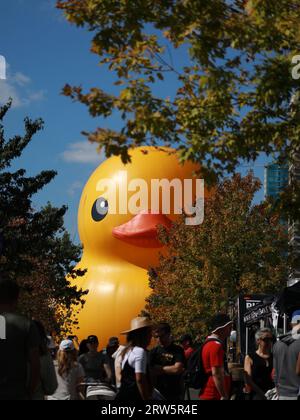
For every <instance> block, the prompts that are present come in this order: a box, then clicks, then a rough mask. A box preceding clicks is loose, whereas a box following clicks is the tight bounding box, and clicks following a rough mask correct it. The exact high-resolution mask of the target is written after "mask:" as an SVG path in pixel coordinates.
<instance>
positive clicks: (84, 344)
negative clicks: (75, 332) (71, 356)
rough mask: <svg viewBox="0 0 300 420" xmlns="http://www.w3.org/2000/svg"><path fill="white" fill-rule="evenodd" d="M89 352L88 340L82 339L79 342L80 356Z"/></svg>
mask: <svg viewBox="0 0 300 420" xmlns="http://www.w3.org/2000/svg"><path fill="white" fill-rule="evenodd" d="M88 352H89V349H88V345H87V340H86V339H85V340H82V341H81V342H80V344H79V350H78V357H79V356H81V355H82V354H86V353H88Z"/></svg>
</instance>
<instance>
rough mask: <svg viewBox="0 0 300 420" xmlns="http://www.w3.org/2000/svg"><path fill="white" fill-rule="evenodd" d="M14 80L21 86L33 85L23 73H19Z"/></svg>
mask: <svg viewBox="0 0 300 420" xmlns="http://www.w3.org/2000/svg"><path fill="white" fill-rule="evenodd" d="M12 80H13V81H14V82H15V83H16V84H17V85H19V86H25V85H28V84H29V83H31V79H30V77H28V76H25V74H23V73H21V72H17V73H16V74H15V75H14V76H13V78H12Z"/></svg>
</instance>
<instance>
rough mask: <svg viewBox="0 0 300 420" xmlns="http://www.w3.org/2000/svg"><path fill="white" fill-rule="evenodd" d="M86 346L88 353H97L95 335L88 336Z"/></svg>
mask: <svg viewBox="0 0 300 420" xmlns="http://www.w3.org/2000/svg"><path fill="white" fill-rule="evenodd" d="M86 344H87V348H88V350H89V352H90V353H96V352H97V351H98V347H99V340H98V337H97V336H96V335H90V336H88V338H87V341H86Z"/></svg>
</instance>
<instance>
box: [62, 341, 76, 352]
mask: <svg viewBox="0 0 300 420" xmlns="http://www.w3.org/2000/svg"><path fill="white" fill-rule="evenodd" d="M74 349H75V347H74V344H73V341H71V340H63V341H62V342H61V343H60V346H59V350H60V351H73V350H74Z"/></svg>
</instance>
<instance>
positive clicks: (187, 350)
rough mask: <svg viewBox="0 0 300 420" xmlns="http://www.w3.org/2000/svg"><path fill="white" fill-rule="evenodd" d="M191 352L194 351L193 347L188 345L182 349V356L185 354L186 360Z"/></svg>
mask: <svg viewBox="0 0 300 420" xmlns="http://www.w3.org/2000/svg"><path fill="white" fill-rule="evenodd" d="M193 353H194V349H193V347H188V348H186V349H184V356H185V358H186V360H188V359H189V358H190V357H191V355H192V354H193Z"/></svg>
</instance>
